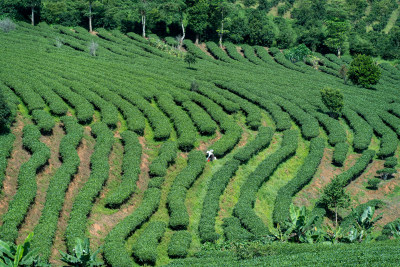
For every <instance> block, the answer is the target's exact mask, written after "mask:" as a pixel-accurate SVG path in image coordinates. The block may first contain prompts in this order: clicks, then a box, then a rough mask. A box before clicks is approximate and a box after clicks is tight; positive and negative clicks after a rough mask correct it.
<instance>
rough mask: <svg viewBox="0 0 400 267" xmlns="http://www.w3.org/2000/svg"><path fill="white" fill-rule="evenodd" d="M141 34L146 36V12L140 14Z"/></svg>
mask: <svg viewBox="0 0 400 267" xmlns="http://www.w3.org/2000/svg"><path fill="white" fill-rule="evenodd" d="M142 36H143V38H146V14H142Z"/></svg>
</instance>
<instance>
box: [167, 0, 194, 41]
mask: <svg viewBox="0 0 400 267" xmlns="http://www.w3.org/2000/svg"><path fill="white" fill-rule="evenodd" d="M162 9H163V10H164V14H165V19H166V20H167V22H168V23H174V22H177V23H179V25H180V27H181V29H182V35H181V36H180V38H179V48H181V47H182V45H183V40H185V37H186V26H187V25H188V6H187V5H186V3H185V1H182V0H178V1H176V0H165V1H164V3H163V4H162Z"/></svg>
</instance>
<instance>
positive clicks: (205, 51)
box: [197, 43, 215, 59]
mask: <svg viewBox="0 0 400 267" xmlns="http://www.w3.org/2000/svg"><path fill="white" fill-rule="evenodd" d="M197 46H198V47H199V48H200V49H201V50H202V51H203V52H204V53H206V54H207V55H208V56H210V57H212V58H213V59H215V58H214V57H213V55H211V54H210V52H208V50H207V46H206V44H205V43H201V44H197Z"/></svg>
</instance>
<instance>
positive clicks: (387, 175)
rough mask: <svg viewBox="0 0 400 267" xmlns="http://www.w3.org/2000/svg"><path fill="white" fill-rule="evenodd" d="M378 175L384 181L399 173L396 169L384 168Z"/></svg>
mask: <svg viewBox="0 0 400 267" xmlns="http://www.w3.org/2000/svg"><path fill="white" fill-rule="evenodd" d="M376 173H377V174H379V175H380V176H381V178H382V179H383V180H387V179H388V178H390V177H391V176H393V174H395V173H397V171H396V169H395V168H383V169H381V170H378V171H377V172H376Z"/></svg>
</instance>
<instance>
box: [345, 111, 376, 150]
mask: <svg viewBox="0 0 400 267" xmlns="http://www.w3.org/2000/svg"><path fill="white" fill-rule="evenodd" d="M343 115H344V116H345V117H346V120H347V122H348V124H349V126H350V128H351V129H352V130H353V132H354V139H353V147H354V149H355V150H356V151H362V150H365V149H367V148H368V146H369V144H370V143H371V139H372V135H373V130H372V128H371V126H370V125H369V124H368V123H367V122H366V121H365V120H363V119H362V118H361V117H360V116H359V115H358V114H357V113H356V112H355V111H353V110H351V109H349V108H344V109H343Z"/></svg>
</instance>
